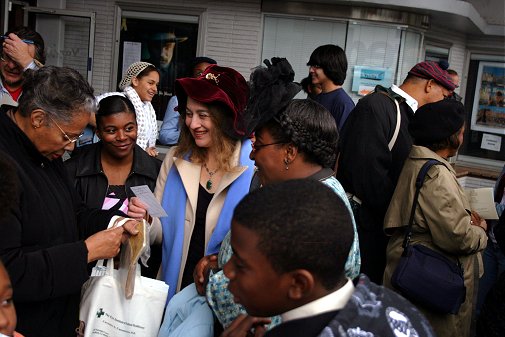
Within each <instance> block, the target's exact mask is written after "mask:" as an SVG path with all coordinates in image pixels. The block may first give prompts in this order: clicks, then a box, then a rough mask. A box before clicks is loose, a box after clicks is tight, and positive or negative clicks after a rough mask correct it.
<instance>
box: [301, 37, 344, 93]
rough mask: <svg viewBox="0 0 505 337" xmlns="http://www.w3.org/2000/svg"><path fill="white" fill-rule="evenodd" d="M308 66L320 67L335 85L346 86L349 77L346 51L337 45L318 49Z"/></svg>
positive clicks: (328, 45)
mask: <svg viewBox="0 0 505 337" xmlns="http://www.w3.org/2000/svg"><path fill="white" fill-rule="evenodd" d="M307 65H308V66H318V67H320V68H322V69H323V71H324V74H325V75H326V77H328V78H329V79H330V80H331V81H332V82H333V83H334V84H335V85H342V84H344V81H345V77H346V75H347V57H346V56H345V51H344V50H343V49H342V48H340V47H339V46H337V45H334V44H326V45H323V46H319V47H317V48H316V49H315V50H314V51H313V52H312V55H310V59H309V62H308V63H307Z"/></svg>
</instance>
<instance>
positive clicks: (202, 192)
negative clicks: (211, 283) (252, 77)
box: [151, 65, 254, 299]
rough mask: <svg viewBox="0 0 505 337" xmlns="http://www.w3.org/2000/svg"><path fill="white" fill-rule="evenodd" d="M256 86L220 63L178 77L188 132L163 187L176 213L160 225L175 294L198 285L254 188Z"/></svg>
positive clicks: (160, 194) (165, 168)
mask: <svg viewBox="0 0 505 337" xmlns="http://www.w3.org/2000/svg"><path fill="white" fill-rule="evenodd" d="M248 92H249V88H248V86H247V83H246V81H245V79H244V77H243V76H242V75H240V74H239V73H238V72H237V71H235V70H233V69H231V68H225V67H220V66H217V65H211V66H209V67H208V68H207V69H206V70H205V71H204V72H203V73H202V74H201V75H200V76H199V77H197V78H182V79H178V80H176V84H175V93H176V95H177V99H178V101H179V106H178V111H179V113H180V123H181V135H180V139H179V145H178V146H175V147H172V148H170V150H169V152H168V153H167V155H166V157H165V160H164V162H163V165H162V168H161V170H160V174H159V177H158V181H157V183H156V190H155V195H156V197H157V198H158V200H159V201H160V202H161V205H162V206H163V208H164V209H165V210H166V212H167V214H168V216H167V217H163V218H160V219H159V220H158V219H154V221H153V226H152V232H154V231H155V230H156V229H159V228H160V224H161V229H162V232H163V240H162V249H163V260H162V268H161V276H162V279H163V280H164V281H165V282H166V283H167V284H168V285H169V286H170V288H169V299H170V298H171V297H172V296H173V295H174V294H175V293H176V291H179V290H180V289H182V288H184V287H185V286H187V285H189V284H191V283H193V270H194V267H195V265H196V264H197V262H198V261H199V260H200V259H201V258H202V257H203V256H204V255H209V254H216V253H217V252H218V251H219V247H220V245H221V241H222V240H223V238H224V236H225V235H226V233H227V232H228V230H229V227H230V222H231V217H232V213H233V209H234V207H235V205H236V204H237V203H238V202H239V201H240V200H241V199H242V197H243V196H244V195H246V194H247V193H248V191H249V186H250V183H251V178H252V175H253V171H254V163H253V162H252V161H251V160H250V159H249V152H250V149H251V143H250V141H249V139H248V138H247V134H246V128H245V125H246V121H245V120H244V109H245V106H246V102H247V99H248ZM157 234H158V235H157V239H158V241H159V240H161V233H160V232H159V233H157ZM151 235H152V236H154V235H156V233H152V234H151Z"/></svg>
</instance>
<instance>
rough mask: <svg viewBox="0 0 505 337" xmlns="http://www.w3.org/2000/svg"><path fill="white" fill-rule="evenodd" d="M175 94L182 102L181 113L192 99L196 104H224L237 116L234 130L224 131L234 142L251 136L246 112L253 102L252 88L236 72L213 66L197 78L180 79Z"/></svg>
mask: <svg viewBox="0 0 505 337" xmlns="http://www.w3.org/2000/svg"><path fill="white" fill-rule="evenodd" d="M175 94H176V95H177V99H178V101H179V109H178V110H179V113H184V112H185V111H184V110H183V109H181V108H182V107H183V106H185V104H186V102H187V98H188V96H189V97H191V98H192V99H194V100H195V101H198V102H201V103H206V104H211V103H220V104H222V105H224V106H226V107H227V108H228V109H229V110H230V112H232V113H233V116H231V117H232V118H233V130H224V131H225V132H226V133H227V134H229V135H231V136H232V137H234V138H237V139H240V138H243V137H245V136H247V135H246V134H245V133H246V127H245V124H246V121H245V120H244V110H245V107H246V104H247V100H248V98H249V86H248V85H247V82H246V80H245V79H244V77H243V76H242V75H241V74H240V73H239V72H237V71H236V70H234V69H232V68H227V67H220V66H218V65H215V64H213V65H210V66H208V67H207V69H205V71H204V72H203V73H202V74H201V75H200V76H198V77H197V78H191V77H186V78H180V79H177V80H176V81H175Z"/></svg>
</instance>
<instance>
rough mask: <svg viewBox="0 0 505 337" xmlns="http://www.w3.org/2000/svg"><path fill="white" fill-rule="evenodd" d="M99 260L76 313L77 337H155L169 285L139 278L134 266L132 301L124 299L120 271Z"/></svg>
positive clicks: (109, 262)
mask: <svg viewBox="0 0 505 337" xmlns="http://www.w3.org/2000/svg"><path fill="white" fill-rule="evenodd" d="M103 263H104V260H99V261H98V263H97V265H96V266H95V268H93V272H92V274H91V278H90V279H89V280H88V281H87V282H86V283H84V285H83V287H82V293H81V305H80V310H79V320H80V326H79V328H78V336H84V337H88V336H111V337H123V336H125V337H126V336H128V337H131V336H145V337H151V336H153V337H156V336H157V335H158V331H159V329H160V325H161V318H162V316H163V310H164V308H165V304H166V300H167V294H168V285H167V284H165V282H163V281H158V280H154V279H150V278H147V277H142V276H140V265H138V264H137V273H136V275H135V290H134V293H133V296H132V298H130V299H127V298H126V296H125V287H124V280H125V277H124V275H121V274H122V273H123V271H120V270H117V269H114V263H113V260H112V259H110V260H107V266H104V265H103Z"/></svg>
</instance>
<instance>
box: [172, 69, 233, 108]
mask: <svg viewBox="0 0 505 337" xmlns="http://www.w3.org/2000/svg"><path fill="white" fill-rule="evenodd" d="M175 94H176V95H177V99H178V101H179V102H186V99H187V97H191V98H192V99H194V100H195V101H198V102H202V103H207V104H210V103H216V102H219V103H222V104H224V105H225V106H227V107H228V108H229V109H230V110H231V111H232V112H233V113H234V114H237V113H238V111H237V108H236V107H235V104H234V103H233V101H232V100H231V99H230V97H229V96H228V95H227V94H226V93H225V92H224V91H223V90H221V89H220V88H219V87H217V86H215V85H213V84H212V83H210V82H209V81H208V80H206V79H204V78H201V77H200V78H189V77H188V78H181V79H177V80H176V81H175ZM184 112H185V111H181V110H180V109H179V113H184Z"/></svg>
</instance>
